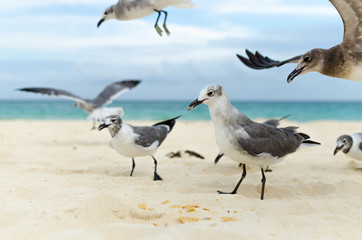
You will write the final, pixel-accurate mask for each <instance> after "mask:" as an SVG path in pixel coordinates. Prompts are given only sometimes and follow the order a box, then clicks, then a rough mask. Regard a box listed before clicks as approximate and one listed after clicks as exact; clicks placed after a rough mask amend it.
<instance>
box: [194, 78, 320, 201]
mask: <svg viewBox="0 0 362 240" xmlns="http://www.w3.org/2000/svg"><path fill="white" fill-rule="evenodd" d="M202 103H203V104H206V105H208V106H209V111H210V115H211V119H212V122H213V124H214V127H215V136H216V142H217V145H218V147H219V149H220V150H221V152H222V153H224V154H225V155H226V156H228V157H229V158H230V159H232V160H234V161H236V162H239V163H243V174H242V176H241V179H240V180H239V182H238V183H237V185H236V187H235V188H234V190H233V191H232V192H230V193H227V194H236V193H237V190H238V188H239V185H240V184H241V182H242V181H243V179H244V178H245V176H246V167H245V165H246V164H251V165H256V166H259V167H260V169H261V174H262V179H261V181H262V190H261V197H260V199H261V200H263V199H264V189H265V182H266V178H265V175H264V168H265V167H266V166H270V165H273V164H277V163H279V162H281V161H282V160H283V158H284V157H285V156H287V155H288V154H290V153H294V152H295V151H297V150H298V149H299V148H300V147H303V146H314V145H319V144H320V143H317V142H314V141H311V140H308V139H309V136H308V135H306V134H303V133H298V132H297V131H296V129H297V128H296V127H286V128H277V127H274V126H271V125H267V124H264V123H257V122H254V121H252V120H251V119H249V118H248V117H247V116H246V115H244V114H243V113H242V112H240V111H239V110H238V109H236V108H235V107H234V106H232V105H231V103H230V100H229V98H228V97H227V95H226V93H225V91H224V89H223V88H222V87H221V86H219V85H216V84H211V85H208V86H206V87H205V88H204V89H202V90H201V92H200V94H199V97H198V98H197V99H196V100H195V101H193V102H192V103H191V104H190V105H189V107H188V110H191V109H192V108H194V107H196V106H198V105H200V104H202ZM218 192H219V193H220V194H226V192H222V191H218Z"/></svg>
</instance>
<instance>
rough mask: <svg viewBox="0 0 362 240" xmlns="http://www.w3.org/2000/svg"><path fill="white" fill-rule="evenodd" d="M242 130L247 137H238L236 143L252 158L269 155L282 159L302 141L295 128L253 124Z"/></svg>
mask: <svg viewBox="0 0 362 240" xmlns="http://www.w3.org/2000/svg"><path fill="white" fill-rule="evenodd" d="M243 129H244V131H245V132H246V133H248V135H249V137H248V138H243V137H240V138H239V140H238V142H239V144H240V146H241V147H242V149H243V150H244V151H247V152H248V153H249V154H250V155H252V156H257V155H259V154H261V153H270V154H271V155H272V156H274V157H279V158H280V157H284V156H285V155H287V154H289V153H292V152H295V151H296V150H297V149H298V148H299V146H300V144H301V143H302V141H303V140H304V138H303V137H302V136H300V135H299V134H298V133H297V132H296V129H297V128H296V127H286V128H276V127H273V126H270V125H267V124H262V123H256V122H253V123H251V124H249V125H247V126H244V127H243Z"/></svg>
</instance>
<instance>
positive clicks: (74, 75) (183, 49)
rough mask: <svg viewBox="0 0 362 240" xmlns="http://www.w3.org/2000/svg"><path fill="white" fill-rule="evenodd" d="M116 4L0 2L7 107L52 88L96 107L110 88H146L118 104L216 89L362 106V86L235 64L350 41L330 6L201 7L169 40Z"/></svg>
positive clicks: (268, 0) (301, 2) (177, 24)
mask: <svg viewBox="0 0 362 240" xmlns="http://www.w3.org/2000/svg"><path fill="white" fill-rule="evenodd" d="M115 2H116V1H115V0H33V1H29V0H16V1H7V0H0V6H1V8H0V83H1V85H2V87H1V89H0V99H44V98H46V97H45V96H39V95H36V94H29V93H22V92H17V91H14V89H16V88H21V87H31V86H38V87H54V88H61V89H65V90H70V91H72V92H74V93H76V94H78V95H80V96H84V97H93V96H95V95H96V94H98V92H99V91H100V90H102V89H103V87H104V86H105V85H107V84H109V83H111V82H114V81H118V80H122V79H141V80H142V81H143V82H142V84H140V85H139V86H138V87H137V88H135V89H134V90H132V91H131V92H128V93H126V94H124V95H123V96H121V97H120V99H121V100H122V99H127V100H133V99H152V100H156V99H157V100H164V99H171V100H193V99H195V98H196V97H197V96H198V94H199V91H200V90H201V89H202V88H203V87H204V86H205V85H207V84H210V83H217V84H220V85H222V86H224V88H225V89H226V91H227V93H228V95H229V97H230V98H232V99H238V100H362V94H361V92H362V83H361V82H352V81H347V80H341V79H334V78H330V77H326V76H323V75H320V74H317V73H309V74H307V75H303V76H299V77H297V78H296V79H295V80H294V81H293V82H292V83H290V84H287V83H286V77H287V75H288V74H289V73H290V72H291V71H292V70H293V69H294V68H295V65H286V66H283V67H281V68H276V69H270V70H263V71H256V70H252V69H249V68H247V67H245V66H244V65H243V64H242V63H241V62H240V61H239V60H238V59H237V58H236V56H235V54H236V53H244V49H245V48H248V49H250V50H252V51H254V50H259V51H260V52H261V53H263V54H265V55H268V56H269V57H271V58H275V59H284V58H289V57H292V56H295V55H298V54H302V53H304V52H306V51H307V50H309V49H311V48H315V47H321V48H329V47H331V46H334V45H336V44H339V43H340V42H341V41H342V34H343V25H342V20H341V19H340V17H339V15H338V13H337V11H336V10H335V9H334V7H333V6H332V4H330V2H329V1H327V0H222V1H221V0H194V1H193V2H194V3H195V4H196V5H197V8H195V9H191V10H185V9H178V8H174V7H168V8H166V9H165V10H167V11H168V13H169V17H168V27H169V29H170V31H171V35H170V36H169V37H167V36H164V37H159V36H158V34H157V33H156V31H155V29H154V28H153V25H154V22H155V20H156V17H157V15H156V14H153V15H151V16H148V17H146V18H142V19H138V20H131V21H123V22H121V21H116V20H111V21H107V22H104V23H103V24H102V25H101V27H100V28H97V27H96V25H97V22H98V20H99V19H100V17H101V16H102V13H103V11H104V9H105V8H106V7H108V6H109V5H111V4H113V3H115Z"/></svg>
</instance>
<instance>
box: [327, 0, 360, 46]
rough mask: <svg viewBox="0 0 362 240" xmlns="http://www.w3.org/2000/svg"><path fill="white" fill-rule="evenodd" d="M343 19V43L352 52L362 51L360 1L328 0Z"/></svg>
mask: <svg viewBox="0 0 362 240" xmlns="http://www.w3.org/2000/svg"><path fill="white" fill-rule="evenodd" d="M330 2H331V3H332V4H333V6H334V7H335V8H336V9H337V11H338V13H339V15H340V16H341V18H342V20H343V25H344V35H343V43H342V44H343V45H344V46H345V47H346V48H348V49H350V50H351V51H352V52H362V1H361V0H330Z"/></svg>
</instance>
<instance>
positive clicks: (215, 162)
mask: <svg viewBox="0 0 362 240" xmlns="http://www.w3.org/2000/svg"><path fill="white" fill-rule="evenodd" d="M222 156H224V154H223V153H219V154H218V155H217V156H216V158H215V160H214V164H217V162H218V161H219V160H220V158H222Z"/></svg>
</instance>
